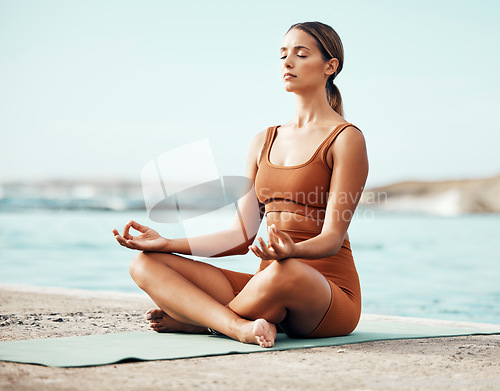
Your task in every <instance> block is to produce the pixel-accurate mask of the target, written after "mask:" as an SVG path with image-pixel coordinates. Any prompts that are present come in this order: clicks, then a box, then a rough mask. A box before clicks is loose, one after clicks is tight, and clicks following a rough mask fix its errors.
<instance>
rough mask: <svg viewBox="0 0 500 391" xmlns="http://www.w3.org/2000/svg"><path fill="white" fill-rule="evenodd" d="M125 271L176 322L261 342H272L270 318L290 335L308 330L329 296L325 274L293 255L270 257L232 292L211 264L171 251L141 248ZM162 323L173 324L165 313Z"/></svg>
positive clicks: (273, 328) (265, 344)
mask: <svg viewBox="0 0 500 391" xmlns="http://www.w3.org/2000/svg"><path fill="white" fill-rule="evenodd" d="M131 275H132V277H133V278H134V280H135V281H136V282H137V284H138V285H139V286H140V287H141V288H142V289H143V290H145V291H146V292H147V293H148V294H149V296H150V297H151V298H152V299H153V301H155V303H157V304H158V306H159V307H160V309H161V310H162V311H163V312H164V313H165V314H168V315H167V316H169V317H170V318H171V319H173V320H175V321H178V322H180V323H177V325H179V324H185V325H194V326H197V327H199V329H198V330H200V331H202V330H203V329H204V327H211V328H214V329H216V330H218V331H220V332H222V333H224V334H226V335H228V336H229V337H232V338H234V339H237V340H240V341H242V342H248V343H258V344H260V345H261V346H264V347H267V346H272V345H273V343H274V339H275V337H276V328H275V326H274V323H280V324H281V326H282V328H284V330H285V331H287V332H290V333H293V334H295V335H307V334H309V333H310V332H312V331H313V330H314V328H315V327H316V326H317V325H318V323H319V322H320V321H321V319H322V317H323V315H324V314H325V312H326V311H327V309H328V306H329V304H330V299H331V292H330V286H329V284H328V282H327V281H326V279H325V278H324V277H323V276H322V275H321V274H320V273H319V272H318V271H316V270H315V269H313V268H312V267H310V266H308V265H306V264H304V263H302V262H300V261H298V260H295V259H287V260H284V261H280V262H273V263H272V264H271V265H270V266H269V267H268V268H266V269H265V270H264V271H262V272H260V273H259V274H258V275H256V276H255V277H254V278H252V279H251V280H250V282H249V283H248V284H247V285H246V287H245V288H244V289H243V291H242V292H241V293H240V294H239V295H238V296H237V297H234V294H233V292H232V288H231V285H230V284H229V282H228V281H227V279H226V278H225V276H224V275H223V274H222V273H221V272H220V270H218V269H217V268H215V267H213V266H211V265H208V264H205V263H202V262H196V261H192V260H189V259H186V258H182V257H179V256H176V255H172V254H163V253H141V254H140V255H139V256H137V257H136V258H135V259H134V261H133V262H132V264H131ZM162 317H163V315H162ZM163 318H164V317H163ZM248 319H251V320H254V322H251V321H249V320H248ZM164 324H166V328H168V327H171V328H172V327H173V326H172V323H171V322H170V321H169V320H168V319H166V318H164ZM174 328H175V327H174ZM195 330H196V329H195ZM184 331H188V330H184ZM195 332H196V331H195Z"/></svg>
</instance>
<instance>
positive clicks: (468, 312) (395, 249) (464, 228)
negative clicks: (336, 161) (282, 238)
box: [0, 209, 500, 324]
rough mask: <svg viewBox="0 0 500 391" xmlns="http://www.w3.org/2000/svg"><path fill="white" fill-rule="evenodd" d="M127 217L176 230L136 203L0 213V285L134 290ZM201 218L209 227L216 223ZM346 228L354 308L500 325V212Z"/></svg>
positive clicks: (371, 217) (364, 215)
mask: <svg viewBox="0 0 500 391" xmlns="http://www.w3.org/2000/svg"><path fill="white" fill-rule="evenodd" d="M129 219H135V220H137V221H139V222H141V223H142V224H145V225H150V226H152V227H153V228H155V229H157V230H158V231H159V232H160V233H161V234H162V235H163V236H168V237H179V236H183V235H184V227H183V225H182V224H161V223H154V222H152V221H150V220H149V218H148V216H147V213H146V211H142V210H131V211H103V210H44V209H33V210H30V209H27V210H17V211H6V210H3V211H1V212H0V283H13V284H23V285H34V286H53V287H67V288H78V289H90V290H109V291H120V292H141V291H140V290H139V288H137V287H136V286H135V284H134V283H133V281H132V279H131V278H130V276H129V275H128V265H129V262H130V260H131V259H132V257H133V256H134V253H135V251H133V250H130V249H126V248H123V247H121V246H119V245H118V243H117V242H116V241H115V239H114V237H113V235H112V233H111V230H112V229H113V228H117V229H118V230H119V231H121V227H123V225H124V224H125V223H126V222H127V221H128V220H129ZM209 221H211V223H210V224H212V226H211V227H208V228H207V229H213V230H215V229H217V228H218V227H220V225H221V224H222V223H221V222H222V221H223V220H220V221H219V220H218V219H217V218H215V219H212V220H209ZM262 228H263V226H262V227H261V233H262V234H263V235H264V236H265V232H264V230H263V229H262ZM349 235H350V240H351V246H352V250H353V255H354V259H355V262H356V266H357V268H358V273H359V276H360V280H361V287H362V295H363V312H365V313H375V314H384V315H400V316H416V317H422V318H437V319H447V320H457V321H474V322H488V323H496V324H500V283H499V277H500V215H461V216H454V217H441V216H432V215H419V214H404V213H394V212H393V213H389V212H380V211H378V212H373V211H370V210H362V211H359V212H357V214H356V215H355V218H354V219H353V221H352V223H351V226H350V228H349ZM207 261H208V262H210V263H213V264H215V265H218V266H222V267H225V268H230V269H234V270H238V271H243V272H254V271H255V270H256V269H257V267H258V264H259V260H258V259H257V258H256V257H255V256H253V255H252V254H247V255H244V256H235V257H227V258H218V259H208V260H207Z"/></svg>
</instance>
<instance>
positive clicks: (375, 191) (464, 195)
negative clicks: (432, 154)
mask: <svg viewBox="0 0 500 391" xmlns="http://www.w3.org/2000/svg"><path fill="white" fill-rule="evenodd" d="M360 206H362V207H367V206H369V207H372V208H374V209H378V210H384V211H390V212H412V213H424V214H433V215H443V216H454V215H462V214H470V213H500V174H498V175H495V176H492V177H487V178H472V179H460V180H446V181H404V182H397V183H393V184H389V185H386V186H379V187H374V188H370V189H365V191H364V193H363V196H362V197H361V200H360Z"/></svg>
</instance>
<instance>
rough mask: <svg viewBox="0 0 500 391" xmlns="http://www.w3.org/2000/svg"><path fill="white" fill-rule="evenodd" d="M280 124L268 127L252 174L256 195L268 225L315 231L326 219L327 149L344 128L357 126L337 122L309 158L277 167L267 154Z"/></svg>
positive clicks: (330, 172) (329, 177) (319, 229)
mask: <svg viewBox="0 0 500 391" xmlns="http://www.w3.org/2000/svg"><path fill="white" fill-rule="evenodd" d="M279 126H280V125H277V126H274V127H269V128H268V129H267V133H266V139H265V142H264V145H263V147H262V152H261V155H260V158H259V162H258V170H257V175H256V177H255V191H256V193H257V197H258V199H259V201H260V202H261V203H263V204H264V205H265V216H266V219H267V224H268V225H271V224H276V227H277V228H278V229H281V230H285V231H289V232H294V231H295V232H304V233H305V232H308V233H316V234H318V233H320V232H321V228H322V226H323V221H324V218H325V210H326V205H327V202H328V192H329V189H330V180H331V177H332V170H331V169H330V167H328V164H327V162H326V157H327V154H328V150H329V148H330V146H331V145H332V143H333V142H334V141H335V138H336V137H337V136H338V135H339V134H340V132H342V131H343V130H344V129H345V128H347V127H348V126H354V127H355V128H356V129H358V128H357V127H356V126H355V125H353V124H351V123H344V124H340V125H338V126H336V127H335V128H334V129H333V130H332V131H331V132H330V134H329V135H328V136H327V137H326V138H325V139H324V140H323V142H322V143H321V144H320V145H319V147H318V148H317V149H316V151H315V152H314V154H313V155H312V156H311V158H310V159H309V160H308V161H306V162H304V163H302V164H298V165H294V166H278V165H275V164H273V163H271V161H270V159H269V155H270V152H271V148H272V145H273V142H274V140H275V138H276V133H277V129H278V127H279ZM358 130H359V129H358ZM359 131H360V132H361V130H359ZM273 212H289V213H286V214H283V215H282V214H281V213H273Z"/></svg>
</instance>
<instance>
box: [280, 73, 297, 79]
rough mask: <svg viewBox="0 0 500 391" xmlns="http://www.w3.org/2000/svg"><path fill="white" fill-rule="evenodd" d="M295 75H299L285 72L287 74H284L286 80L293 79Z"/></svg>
mask: <svg viewBox="0 0 500 391" xmlns="http://www.w3.org/2000/svg"><path fill="white" fill-rule="evenodd" d="M294 77H297V76H295V75H292V74H291V73H285V75H284V76H283V78H284V79H285V80H290V79H293V78H294Z"/></svg>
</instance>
